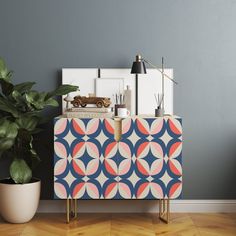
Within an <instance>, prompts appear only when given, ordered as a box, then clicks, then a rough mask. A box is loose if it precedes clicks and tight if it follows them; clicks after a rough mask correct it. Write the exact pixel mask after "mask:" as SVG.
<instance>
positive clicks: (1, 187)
mask: <svg viewBox="0 0 236 236" xmlns="http://www.w3.org/2000/svg"><path fill="white" fill-rule="evenodd" d="M11 77H12V72H11V71H9V70H8V69H7V67H6V65H5V63H4V61H3V60H2V59H0V87H1V91H0V156H1V157H2V158H11V164H10V169H9V173H10V177H9V178H7V179H3V180H0V213H1V215H2V217H3V218H4V219H5V220H6V221H9V222H11V223H24V222H27V221H29V220H31V219H32V217H33V216H34V214H35V212H36V210H37V207H38V203H39V198H40V186H41V182H40V180H39V179H36V178H33V177H32V170H33V169H34V168H35V166H36V165H37V164H38V163H39V161H40V159H39V156H38V155H37V152H36V151H35V149H34V142H33V140H34V135H35V134H36V133H37V132H40V131H41V129H40V125H41V124H43V123H44V122H45V120H46V119H45V117H44V116H43V115H42V111H43V110H44V109H45V108H46V107H48V106H52V107H56V106H58V102H57V101H56V100H55V99H54V98H53V97H54V96H57V95H64V94H67V93H69V92H72V91H76V90H77V89H78V87H77V86H72V85H61V86H60V87H59V88H58V89H56V90H54V91H52V92H48V93H47V92H38V91H36V90H33V89H32V87H33V85H34V84H35V83H34V82H25V83H20V84H16V85H14V84H12V82H11Z"/></svg>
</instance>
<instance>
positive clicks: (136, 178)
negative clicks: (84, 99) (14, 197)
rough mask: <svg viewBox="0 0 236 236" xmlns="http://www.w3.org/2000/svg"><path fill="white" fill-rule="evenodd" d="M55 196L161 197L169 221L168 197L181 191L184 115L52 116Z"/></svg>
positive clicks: (71, 199)
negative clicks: (124, 116) (118, 117)
mask: <svg viewBox="0 0 236 236" xmlns="http://www.w3.org/2000/svg"><path fill="white" fill-rule="evenodd" d="M54 153H55V154H54V198H55V199H66V200H67V222H69V221H70V215H73V217H76V216H77V201H76V200H77V199H84V200H87V199H134V200H135V199H149V200H153V199H158V200H159V217H160V218H161V219H162V220H164V221H165V222H168V221H169V213H170V209H169V200H170V199H177V198H180V197H181V194H182V120H181V118H179V117H176V116H164V117H151V116H132V117H128V118H125V119H111V118H83V119H80V118H66V117H63V116H61V117H56V118H55V119H54Z"/></svg>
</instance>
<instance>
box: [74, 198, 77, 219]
mask: <svg viewBox="0 0 236 236" xmlns="http://www.w3.org/2000/svg"><path fill="white" fill-rule="evenodd" d="M74 201H75V202H74V214H75V218H77V210H78V209H77V199H74Z"/></svg>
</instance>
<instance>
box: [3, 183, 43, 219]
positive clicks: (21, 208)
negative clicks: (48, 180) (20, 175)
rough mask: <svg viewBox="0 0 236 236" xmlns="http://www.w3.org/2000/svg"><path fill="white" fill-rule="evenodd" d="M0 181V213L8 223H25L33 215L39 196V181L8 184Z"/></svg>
mask: <svg viewBox="0 0 236 236" xmlns="http://www.w3.org/2000/svg"><path fill="white" fill-rule="evenodd" d="M7 182H8V181H7V180H3V181H0V213H1V215H2V217H3V218H4V219H5V220H6V221H8V222H10V223H25V222H28V221H30V220H31V219H32V218H33V216H34V215H35V213H36V211H37V208H38V204H39V198H40V188H41V181H40V180H39V179H33V181H32V182H31V183H27V184H9V183H7Z"/></svg>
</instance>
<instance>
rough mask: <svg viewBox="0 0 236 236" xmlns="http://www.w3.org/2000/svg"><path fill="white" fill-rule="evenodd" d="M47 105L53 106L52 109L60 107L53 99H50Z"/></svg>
mask: <svg viewBox="0 0 236 236" xmlns="http://www.w3.org/2000/svg"><path fill="white" fill-rule="evenodd" d="M45 105H46V106H52V107H58V106H59V104H58V102H57V101H56V100H55V99H53V98H49V99H48V100H46V101H45Z"/></svg>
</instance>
